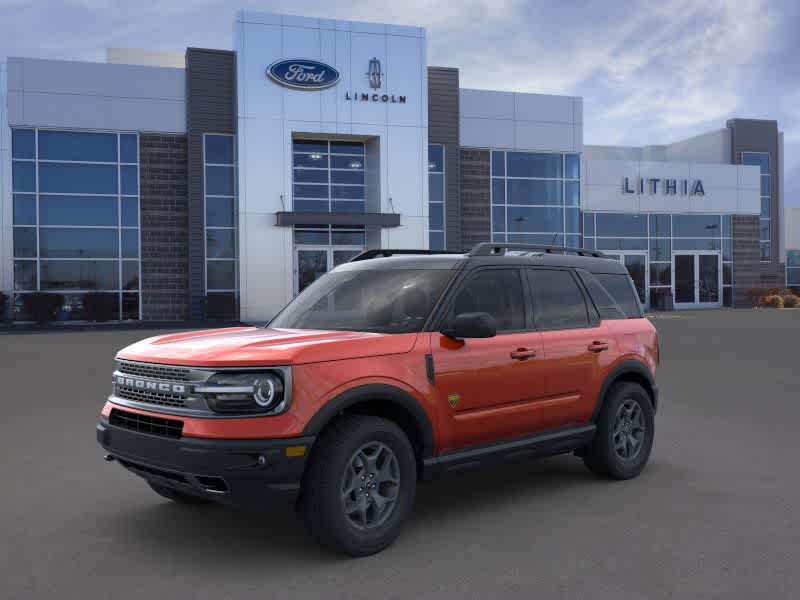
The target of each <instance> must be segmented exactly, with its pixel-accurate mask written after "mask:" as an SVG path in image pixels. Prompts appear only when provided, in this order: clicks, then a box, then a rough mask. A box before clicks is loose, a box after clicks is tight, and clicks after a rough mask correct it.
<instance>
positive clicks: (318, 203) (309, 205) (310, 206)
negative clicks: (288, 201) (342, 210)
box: [294, 200, 330, 212]
mask: <svg viewBox="0 0 800 600" xmlns="http://www.w3.org/2000/svg"><path fill="white" fill-rule="evenodd" d="M329 206H330V204H329V202H328V200H295V201H294V209H295V210H296V211H301V212H319V211H322V212H326V211H327V210H328V208H329Z"/></svg>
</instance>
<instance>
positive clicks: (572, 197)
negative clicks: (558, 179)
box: [564, 181, 581, 206]
mask: <svg viewBox="0 0 800 600" xmlns="http://www.w3.org/2000/svg"><path fill="white" fill-rule="evenodd" d="M564 194H565V196H564V203H565V204H566V205H567V206H580V204H581V184H580V182H578V181H566V182H564Z"/></svg>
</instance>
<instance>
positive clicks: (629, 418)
mask: <svg viewBox="0 0 800 600" xmlns="http://www.w3.org/2000/svg"><path fill="white" fill-rule="evenodd" d="M653 434H654V419H653V405H652V403H651V401H650V395H649V394H648V393H647V391H646V390H645V389H644V388H643V387H642V386H640V385H639V384H637V383H632V382H628V381H623V382H620V383H616V384H614V385H613V386H612V387H611V388H610V389H609V390H608V393H607V395H606V399H605V402H604V403H603V407H602V409H601V410H600V415H599V418H598V420H597V432H596V434H595V438H594V440H592V443H591V444H589V446H588V447H587V448H586V451H585V453H584V455H583V462H584V463H585V464H586V466H587V467H588V468H589V470H590V471H592V473H595V474H596V475H600V476H603V477H610V478H612V479H630V478H632V477H636V476H637V475H638V474H639V473H641V472H642V470H643V469H644V467H645V465H646V464H647V460H648V458H649V457H650V450H651V448H652V447H653Z"/></svg>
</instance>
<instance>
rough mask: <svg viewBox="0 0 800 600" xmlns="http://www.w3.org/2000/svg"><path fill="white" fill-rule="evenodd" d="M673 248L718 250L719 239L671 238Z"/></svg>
mask: <svg viewBox="0 0 800 600" xmlns="http://www.w3.org/2000/svg"><path fill="white" fill-rule="evenodd" d="M672 248H673V250H719V249H720V240H719V239H716V238H705V239H704V238H673V239H672Z"/></svg>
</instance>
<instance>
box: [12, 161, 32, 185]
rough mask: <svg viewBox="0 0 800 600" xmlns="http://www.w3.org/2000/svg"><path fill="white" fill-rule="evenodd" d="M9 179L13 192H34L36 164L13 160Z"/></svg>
mask: <svg viewBox="0 0 800 600" xmlns="http://www.w3.org/2000/svg"><path fill="white" fill-rule="evenodd" d="M11 181H12V188H13V190H14V191H15V192H35V191H36V165H35V164H34V163H32V162H20V161H18V160H15V161H14V162H13V163H12V166H11Z"/></svg>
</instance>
